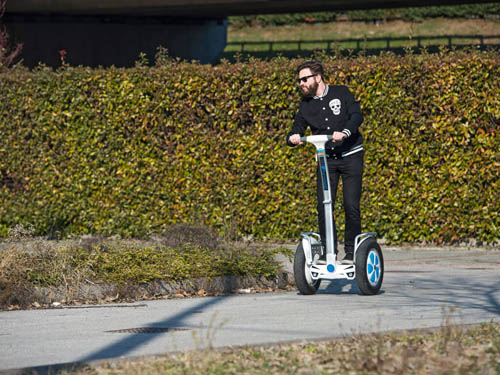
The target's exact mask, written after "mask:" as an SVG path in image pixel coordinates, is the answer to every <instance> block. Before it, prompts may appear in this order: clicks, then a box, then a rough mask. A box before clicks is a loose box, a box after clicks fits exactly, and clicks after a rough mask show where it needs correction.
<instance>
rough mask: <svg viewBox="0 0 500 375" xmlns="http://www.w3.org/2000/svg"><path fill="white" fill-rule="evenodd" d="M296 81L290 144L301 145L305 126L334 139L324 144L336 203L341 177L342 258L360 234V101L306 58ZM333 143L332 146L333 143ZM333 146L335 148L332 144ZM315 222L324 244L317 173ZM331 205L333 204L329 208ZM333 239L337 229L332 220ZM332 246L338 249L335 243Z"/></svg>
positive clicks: (349, 257)
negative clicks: (297, 93) (298, 95)
mask: <svg viewBox="0 0 500 375" xmlns="http://www.w3.org/2000/svg"><path fill="white" fill-rule="evenodd" d="M297 74H298V83H299V85H300V88H301V91H302V95H303V99H302V102H301V103H300V107H299V110H298V112H297V114H296V115H295V121H294V123H293V126H292V130H291V131H290V132H289V133H288V135H287V143H288V145H290V146H295V145H298V144H301V143H302V142H301V141H300V137H301V136H304V133H305V131H306V129H307V127H310V128H311V132H312V134H313V135H316V134H331V135H332V136H333V139H332V141H331V142H328V143H327V144H326V153H327V157H328V159H327V160H328V173H329V176H330V185H331V192H332V199H333V202H335V199H336V196H337V187H338V182H339V178H340V177H342V186H343V195H344V212H345V223H346V225H345V237H344V238H345V246H344V251H345V253H346V256H345V258H344V260H347V261H352V260H353V257H354V238H355V237H356V235H358V234H360V233H361V212H360V203H359V202H360V199H361V180H362V174H363V156H364V155H363V154H364V151H363V138H362V136H361V133H360V132H359V126H360V125H361V123H362V122H363V115H362V113H361V108H360V105H359V102H357V101H356V100H355V99H354V96H353V94H352V93H351V92H350V91H349V89H348V88H347V87H345V86H336V85H326V84H325V82H324V81H323V66H322V65H321V64H320V63H319V62H316V61H309V62H305V63H303V64H301V65H300V66H299V67H298V68H297ZM334 142H335V145H334ZM334 146H335V147H334ZM317 200H318V205H317V208H318V224H319V231H320V235H321V240H322V243H323V245H325V231H326V230H325V213H324V207H323V190H322V186H321V176H320V174H319V170H318V173H317ZM333 206H334V205H333V204H332V207H333ZM333 228H334V234H335V241H336V240H337V231H336V227H335V222H334V223H333ZM335 248H337V246H336V243H335Z"/></svg>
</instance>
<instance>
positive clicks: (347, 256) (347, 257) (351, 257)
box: [342, 252, 354, 262]
mask: <svg viewBox="0 0 500 375" xmlns="http://www.w3.org/2000/svg"><path fill="white" fill-rule="evenodd" d="M344 261H348V262H352V261H354V253H350V252H349V253H346V254H345V257H344V259H342V262H344Z"/></svg>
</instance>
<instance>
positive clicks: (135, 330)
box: [105, 327, 189, 334]
mask: <svg viewBox="0 0 500 375" xmlns="http://www.w3.org/2000/svg"><path fill="white" fill-rule="evenodd" d="M188 329H189V328H180V327H139V328H125V329H114V330H111V331H105V332H108V333H149V334H155V333H165V332H171V331H187V330H188Z"/></svg>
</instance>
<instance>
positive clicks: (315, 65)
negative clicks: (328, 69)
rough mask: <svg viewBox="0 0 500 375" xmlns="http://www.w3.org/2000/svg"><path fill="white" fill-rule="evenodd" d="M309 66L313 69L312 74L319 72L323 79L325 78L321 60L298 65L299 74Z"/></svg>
mask: <svg viewBox="0 0 500 375" xmlns="http://www.w3.org/2000/svg"><path fill="white" fill-rule="evenodd" d="M307 68H309V70H311V73H312V74H319V75H320V76H321V79H323V65H321V63H320V62H319V61H306V62H304V63H302V64H300V65H299V66H298V67H297V74H299V73H300V71H301V70H303V69H307Z"/></svg>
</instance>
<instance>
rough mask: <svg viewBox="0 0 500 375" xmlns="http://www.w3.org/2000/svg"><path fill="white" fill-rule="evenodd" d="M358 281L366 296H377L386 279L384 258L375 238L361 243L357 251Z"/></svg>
mask: <svg viewBox="0 0 500 375" xmlns="http://www.w3.org/2000/svg"><path fill="white" fill-rule="evenodd" d="M355 263H356V280H357V282H358V287H359V290H361V293H363V294H365V295H374V294H377V293H378V291H379V290H380V287H381V286H382V280H383V279H384V257H383V255H382V250H381V249H380V246H379V245H378V243H377V241H376V240H375V238H373V237H371V238H368V239H366V240H365V241H363V242H362V243H361V245H360V246H359V247H358V250H357V251H356V262H355Z"/></svg>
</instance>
